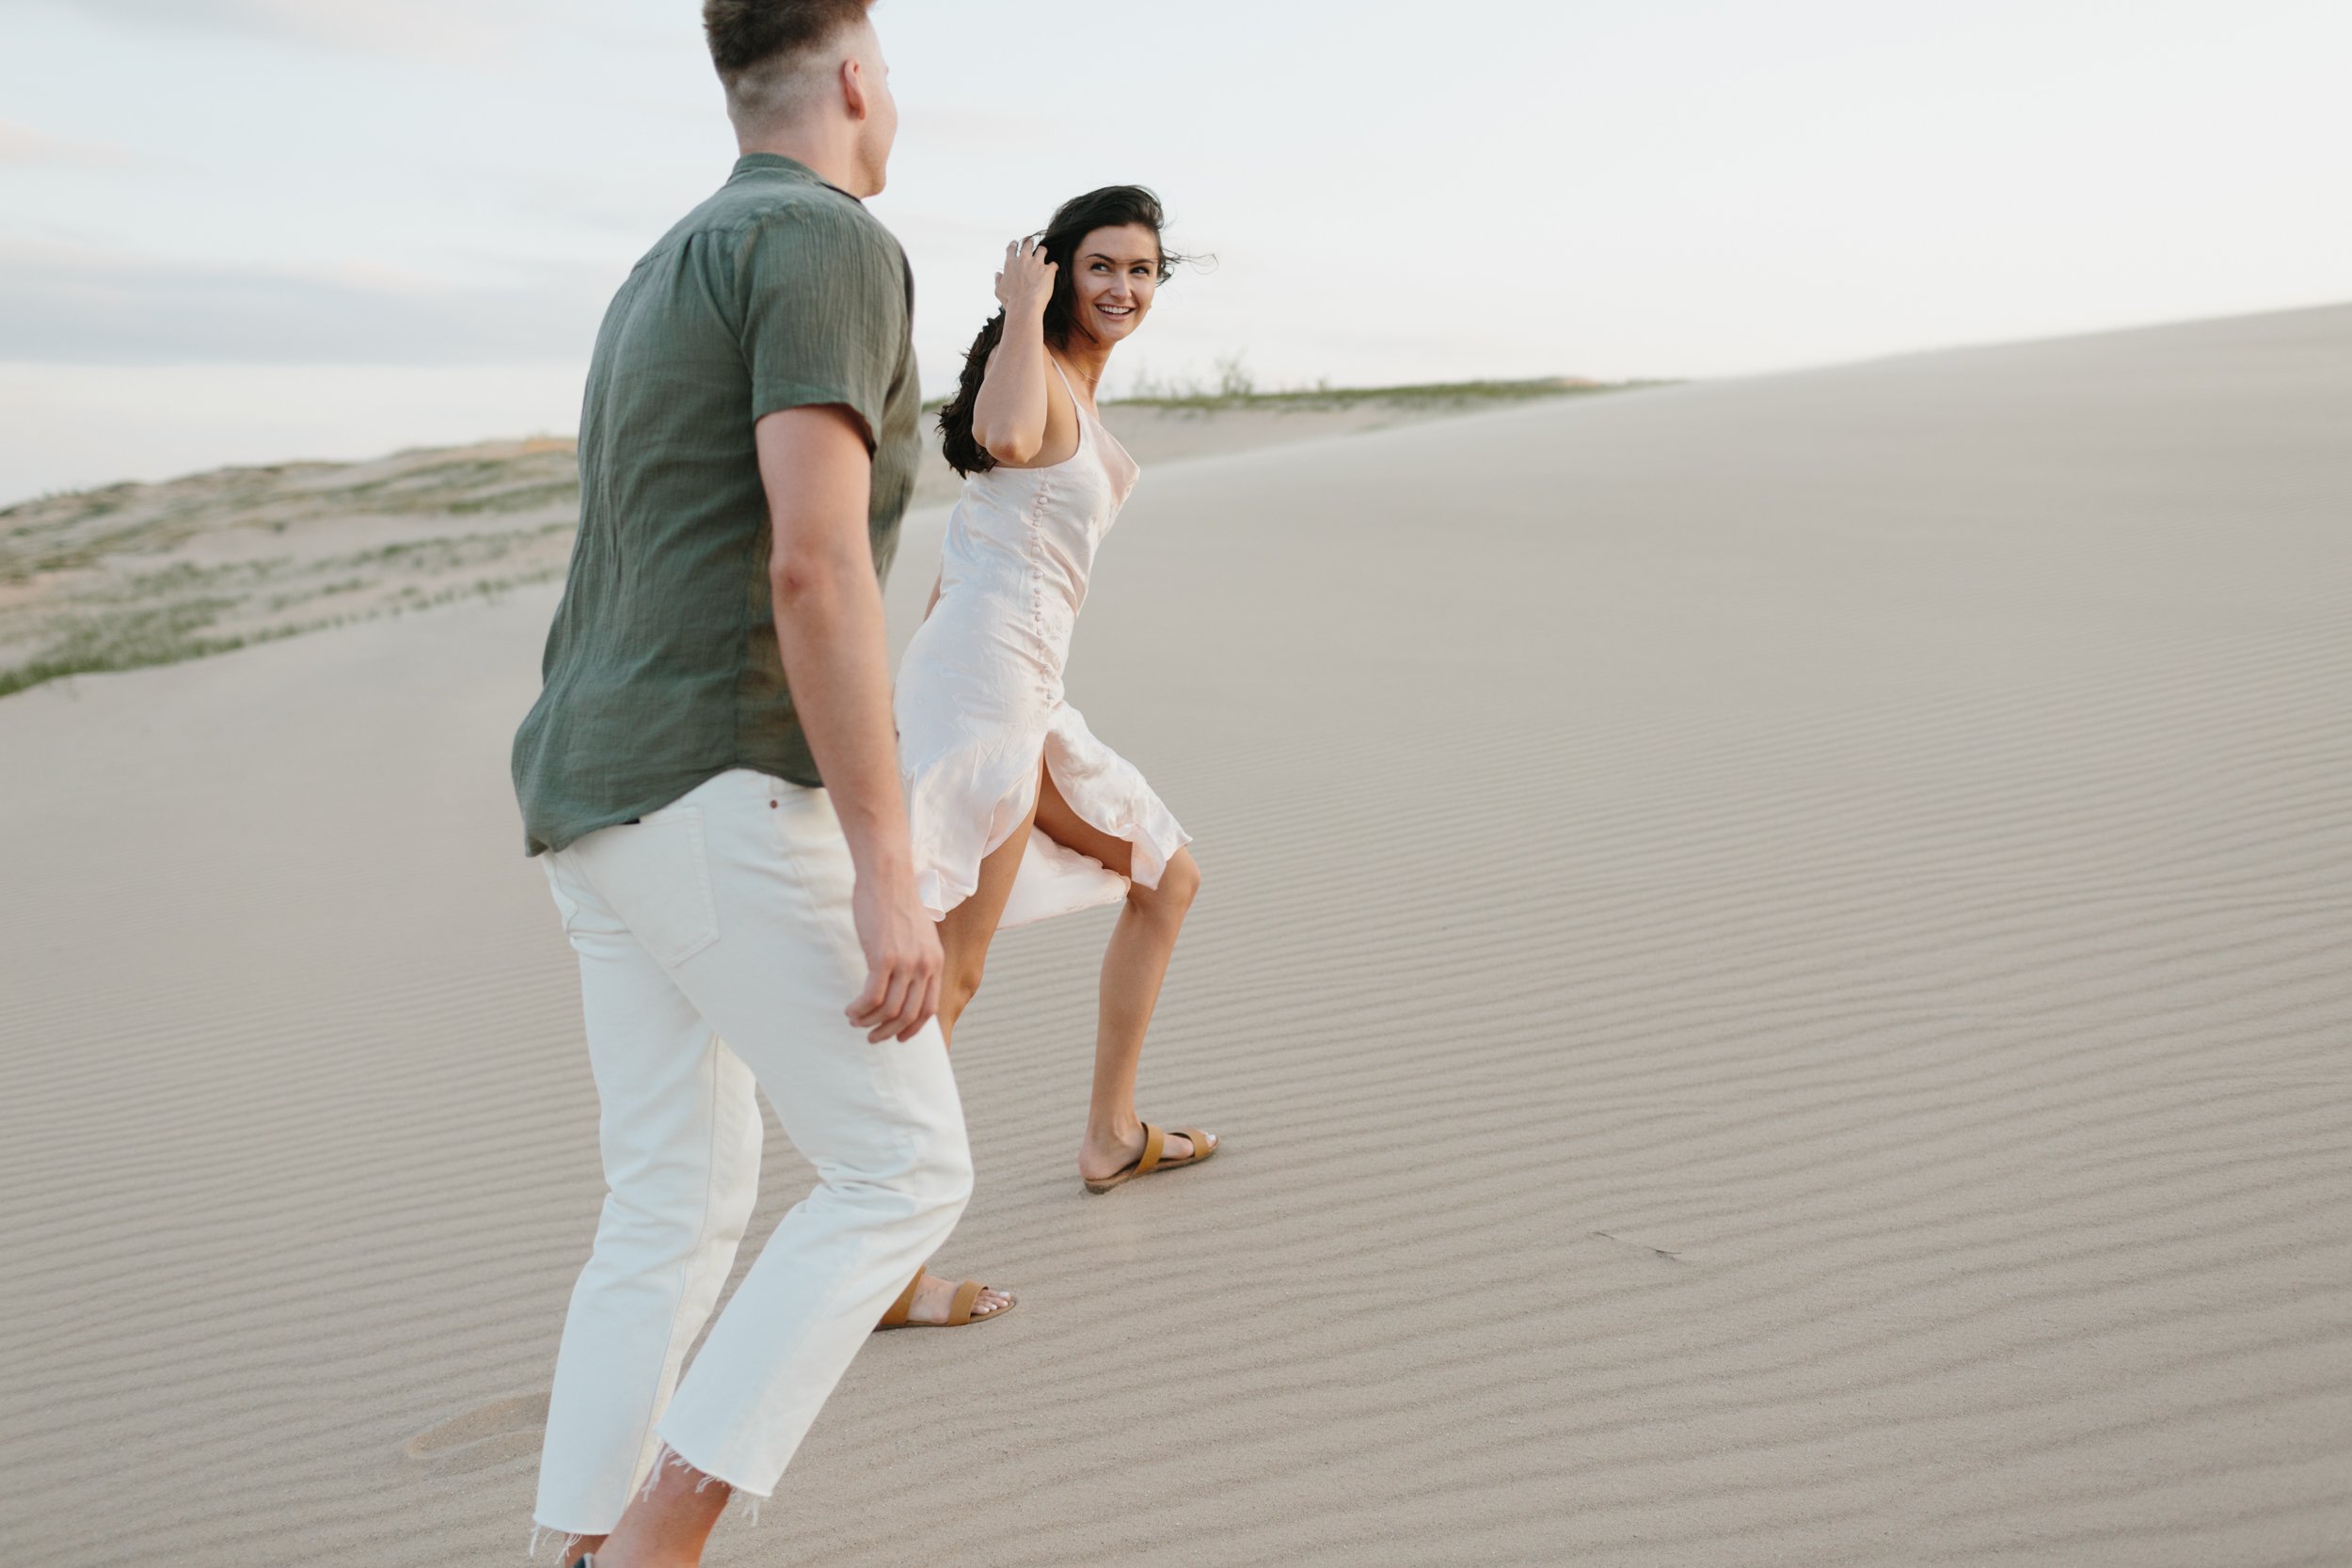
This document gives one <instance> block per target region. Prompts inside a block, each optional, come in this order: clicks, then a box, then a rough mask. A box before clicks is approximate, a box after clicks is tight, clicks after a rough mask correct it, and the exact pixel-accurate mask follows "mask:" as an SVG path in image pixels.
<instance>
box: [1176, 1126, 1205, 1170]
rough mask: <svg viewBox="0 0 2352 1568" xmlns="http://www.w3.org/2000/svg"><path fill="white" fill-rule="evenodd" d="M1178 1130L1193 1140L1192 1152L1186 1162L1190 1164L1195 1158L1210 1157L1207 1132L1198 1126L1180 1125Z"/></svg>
mask: <svg viewBox="0 0 2352 1568" xmlns="http://www.w3.org/2000/svg"><path fill="white" fill-rule="evenodd" d="M1176 1131H1177V1132H1178V1133H1179V1134H1180V1135H1182V1136H1184V1137H1185V1138H1189V1139H1190V1140H1192V1154H1191V1157H1190V1158H1188V1159H1186V1160H1185V1161H1184V1164H1188V1165H1189V1164H1192V1162H1193V1161H1194V1160H1203V1159H1206V1158H1208V1153H1209V1135H1208V1134H1207V1133H1206V1132H1201V1131H1200V1129H1199V1128H1198V1127H1179V1128H1178V1129H1176Z"/></svg>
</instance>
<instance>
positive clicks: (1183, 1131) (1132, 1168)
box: [1079, 1121, 1223, 1193]
mask: <svg viewBox="0 0 2352 1568" xmlns="http://www.w3.org/2000/svg"><path fill="white" fill-rule="evenodd" d="M1176 1135H1177V1136H1179V1137H1182V1138H1189V1139H1191V1140H1192V1152H1191V1153H1190V1154H1187V1155H1185V1156H1184V1158H1183V1159H1181V1160H1163V1159H1161V1158H1160V1150H1161V1149H1162V1148H1166V1147H1167V1146H1168V1130H1167V1129H1166V1128H1163V1127H1154V1126H1152V1124H1151V1123H1150V1122H1148V1121H1147V1122H1145V1123H1144V1124H1143V1152H1142V1154H1140V1155H1138V1156H1137V1157H1136V1163H1135V1164H1132V1165H1128V1166H1125V1167H1124V1168H1122V1169H1121V1170H1120V1171H1119V1172H1118V1173H1117V1174H1116V1175H1112V1176H1106V1177H1104V1178H1103V1179H1102V1180H1100V1181H1097V1180H1093V1179H1092V1178H1090V1177H1080V1178H1079V1180H1082V1181H1084V1182H1086V1184H1087V1191H1088V1192H1090V1193H1107V1192H1109V1191H1110V1190H1111V1189H1112V1188H1113V1187H1119V1186H1124V1185H1125V1184H1126V1183H1128V1182H1130V1181H1133V1180H1135V1179H1136V1177H1138V1176H1150V1175H1152V1173H1153V1172H1154V1171H1163V1170H1182V1169H1184V1167H1185V1166H1186V1165H1197V1164H1200V1162H1201V1161H1203V1160H1205V1159H1207V1158H1209V1156H1211V1155H1213V1154H1215V1153H1216V1151H1217V1150H1218V1149H1219V1148H1222V1147H1223V1145H1221V1144H1216V1143H1211V1142H1210V1141H1209V1135H1208V1134H1207V1133H1206V1132H1201V1131H1200V1129H1199V1128H1198V1127H1179V1128H1178V1129H1176Z"/></svg>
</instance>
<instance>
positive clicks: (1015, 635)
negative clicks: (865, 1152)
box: [882, 185, 1217, 1327]
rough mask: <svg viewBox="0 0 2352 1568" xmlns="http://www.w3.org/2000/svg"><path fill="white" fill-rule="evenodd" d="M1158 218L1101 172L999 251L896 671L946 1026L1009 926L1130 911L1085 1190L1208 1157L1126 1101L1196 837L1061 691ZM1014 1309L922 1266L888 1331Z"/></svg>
mask: <svg viewBox="0 0 2352 1568" xmlns="http://www.w3.org/2000/svg"><path fill="white" fill-rule="evenodd" d="M1161 221H1162V220H1161V213H1160V203H1159V199H1158V198H1156V197H1154V196H1153V195H1152V193H1151V192H1150V191H1148V190H1145V189H1143V188H1142V187H1140V186H1136V185H1112V186H1108V187H1106V188H1104V189H1103V190H1099V191H1090V192H1089V193H1088V194H1086V195H1085V196H1081V197H1078V198H1074V199H1073V200H1071V201H1068V202H1065V203H1063V204H1062V207H1061V209H1060V210H1059V211H1058V212H1057V213H1056V214H1054V221H1053V222H1052V223H1051V224H1050V225H1049V226H1048V227H1047V228H1046V230H1045V233H1044V235H1043V237H1042V238H1041V239H1031V240H1018V241H1015V242H1014V243H1012V244H1011V245H1007V246H1006V247H1005V270H1004V271H1003V272H1001V273H999V274H998V275H997V277H996V298H997V301H998V303H999V304H1001V305H1002V306H1003V307H1004V309H1002V310H1001V311H999V312H998V313H997V315H996V316H995V318H994V319H993V320H992V321H991V322H990V323H989V324H988V325H986V326H985V327H983V328H981V330H980V335H979V337H978V338H977V340H976V341H974V342H973V344H972V349H971V352H970V353H969V354H968V355H966V356H965V357H964V365H963V377H962V384H961V387H959V388H958V389H957V392H956V396H955V397H954V399H953V400H952V401H950V402H949V403H948V404H947V405H946V407H945V408H944V409H942V410H941V411H940V416H939V424H940V430H941V432H942V434H943V435H944V436H945V438H946V442H945V444H946V454H947V461H948V462H949V463H950V464H952V465H954V467H955V468H956V470H957V471H958V472H960V473H961V474H962V475H963V476H964V486H963V496H962V499H961V500H959V501H958V502H957V503H956V509H955V512H954V514H953V515H951V516H950V517H949V518H948V521H947V532H946V540H945V542H944V544H943V546H942V547H941V552H940V553H941V562H940V573H939V582H938V585H937V586H936V587H934V588H933V589H932V590H931V602H930V608H929V609H928V610H926V611H925V612H924V620H923V625H922V626H921V628H920V629H919V630H917V631H916V633H915V635H914V642H913V643H912V644H910V645H909V647H908V649H907V655H906V659H905V662H904V663H903V664H902V665H901V667H900V669H899V672H898V754H899V768H900V771H901V773H902V774H903V776H904V779H905V783H906V787H907V801H908V810H909V815H910V816H911V818H912V826H913V829H914V859H915V879H916V888H917V891H918V892H919V894H920V895H921V896H922V898H923V901H924V903H925V904H926V905H927V906H928V907H929V908H930V911H931V914H932V916H933V917H934V918H935V919H937V920H938V921H939V937H940V943H941V945H942V946H943V947H944V948H945V949H946V972H945V975H944V983H943V985H942V988H941V996H940V1003H939V1024H940V1028H941V1030H942V1031H943V1032H945V1033H946V1035H947V1036H948V1037H950V1039H951V1040H952V1038H953V1036H954V1033H955V1027H956V1021H957V1020H958V1019H959V1018H960V1017H961V1015H962V1013H963V1009H964V1008H965V1007H966V1006H970V1004H971V1001H972V997H973V994H974V993H975V992H977V990H979V986H980V971H981V968H982V965H983V963H984V961H985V960H986V958H987V957H988V944H989V941H990V939H991V938H992V937H993V936H994V935H995V934H996V932H997V930H998V928H999V927H1006V926H1018V925H1025V924H1026V923H1028V922H1030V921H1034V920H1042V919H1045V918H1047V917H1049V916H1052V915H1057V914H1065V913H1068V912H1070V911H1074V910H1082V909H1089V908H1092V907H1093V906H1095V905H1098V904H1105V903H1110V902H1113V901H1115V900H1120V899H1124V901H1125V905H1126V907H1125V908H1124V909H1123V910H1121V911H1120V916H1119V924H1118V926H1117V927H1115V928H1114V929H1113V930H1112V932H1111V940H1110V947H1109V950H1108V951H1107V952H1106V953H1105V954H1104V958H1103V981H1102V1011H1101V1018H1100V1022H1099V1023H1098V1024H1097V1030H1096V1036H1095V1047H1094V1093H1093V1098H1092V1101H1091V1103H1090V1104H1089V1107H1088V1111H1087V1125H1086V1133H1085V1136H1084V1137H1083V1138H1082V1139H1081V1140H1080V1141H1079V1144H1078V1176H1079V1178H1080V1180H1083V1181H1084V1182H1085V1183H1086V1186H1087V1190H1088V1191H1089V1192H1095V1193H1102V1192H1108V1191H1110V1190H1111V1189H1112V1188H1114V1187H1117V1186H1120V1185H1121V1184H1123V1183H1125V1182H1127V1181H1130V1180H1134V1179H1136V1177H1139V1176H1149V1175H1153V1174H1156V1173H1158V1172H1161V1171H1167V1170H1172V1169H1174V1168H1176V1167H1178V1166H1181V1165H1193V1164H1200V1162H1201V1161H1203V1160H1205V1159H1207V1158H1209V1156H1210V1155H1211V1154H1213V1153H1215V1152H1216V1146H1217V1145H1216V1138H1215V1137H1214V1136H1213V1135H1211V1134H1209V1133H1206V1132H1201V1131H1200V1130H1199V1129H1197V1128H1191V1127H1185V1128H1178V1129H1174V1130H1164V1129H1162V1128H1159V1127H1157V1126H1153V1125H1151V1124H1149V1123H1146V1122H1144V1121H1143V1120H1142V1119H1141V1118H1139V1117H1137V1116H1136V1108H1135V1084H1136V1058H1137V1057H1138V1056H1139V1055H1140V1054H1141V1053H1142V1051H1143V1036H1144V1031H1145V1029H1146V1028H1147V1027H1148V1026H1149V1025H1150V1023H1151V1022H1152V1004H1153V1003H1154V1002H1155V1001H1157V1000H1158V997H1159V992H1160V981H1161V978H1162V977H1163V976H1164V975H1166V974H1167V973H1168V958H1169V957H1170V955H1171V954H1172V953H1173V952H1174V951H1175V947H1176V936H1177V932H1178V930H1179V929H1180V928H1181V927H1183V925H1184V911H1185V910H1186V909H1188V908H1189V907H1190V906H1191V903H1192V899H1193V895H1194V894H1195V893H1196V892H1198V891H1199V889H1200V868H1199V867H1198V866H1196V865H1195V864H1194V863H1193V858H1192V855H1191V853H1190V851H1188V850H1187V849H1185V847H1184V846H1185V844H1187V843H1188V842H1189V841H1190V835H1189V834H1187V833H1186V832H1184V829H1182V828H1180V827H1178V826H1177V824H1176V819H1175V817H1173V816H1170V815H1169V814H1168V808H1167V807H1166V806H1165V805H1163V804H1161V803H1160V798H1159V797H1158V796H1157V795H1154V794H1153V793H1152V788H1151V786H1150V785H1149V784H1145V783H1144V782H1143V775H1142V774H1140V773H1138V772H1136V769H1135V768H1133V767H1132V766H1130V765H1129V764H1128V763H1127V762H1126V761H1124V760H1123V759H1121V758H1120V756H1119V755H1118V754H1117V753H1116V752H1112V751H1111V750H1110V748H1108V747H1107V746H1104V744H1103V743H1102V742H1101V741H1099V740H1097V739H1095V738H1094V736H1092V735H1091V734H1090V733H1089V731H1088V729H1087V726H1086V721H1085V720H1083V719H1081V718H1080V717H1079V716H1078V710H1077V709H1075V708H1073V707H1072V706H1071V705H1069V704H1068V703H1066V702H1064V701H1063V700H1062V664H1063V660H1064V659H1065V657H1067V656H1068V654H1069V651H1070V634H1071V630H1072V628H1073V626H1075V625H1076V623H1077V616H1078V607H1079V605H1080V604H1081V603H1083V602H1084V601H1085V598H1086V589H1087V578H1088V575H1089V571H1090V570H1091V568H1092V565H1093V562H1094V550H1095V546H1097V545H1098V544H1100V543H1101V542H1102V538H1103V535H1104V532H1105V531H1107V530H1108V529H1109V528H1110V526H1111V522H1112V519H1113V518H1115V517H1116V516H1117V515H1118V514H1119V508H1120V503H1121V502H1122V501H1124V500H1125V499H1127V493H1128V491H1129V490H1130V489H1132V488H1133V487H1134V485H1135V482H1136V474H1137V471H1138V470H1137V469H1136V464H1135V460H1134V459H1132V458H1130V457H1129V456H1128V455H1127V453H1126V451H1125V450H1124V449H1123V448H1121V447H1120V444H1119V443H1118V442H1117V441H1116V440H1114V439H1113V438H1112V436H1111V434H1110V432H1109V431H1107V430H1105V429H1104V428H1103V423H1102V420H1100V419H1099V418H1097V416H1096V414H1095V406H1094V398H1095V390H1096V388H1099V387H1100V386H1101V385H1102V382H1103V372H1104V368H1105V367H1106V366H1107V365H1108V364H1109V362H1110V356H1111V350H1112V349H1113V348H1115V347H1117V346H1118V345H1119V344H1120V343H1121V342H1123V341H1126V340H1127V339H1129V338H1131V337H1133V336H1134V335H1135V333H1136V329H1137V328H1139V327H1140V326H1141V325H1143V320H1144V318H1145V317H1146V316H1147V315H1149V314H1150V313H1151V310H1152V296H1153V294H1154V293H1155V292H1156V291H1157V289H1158V287H1159V285H1160V283H1161V281H1162V280H1163V279H1164V278H1166V277H1167V276H1168V271H1169V267H1170V265H1171V262H1172V260H1173V259H1172V258H1170V257H1169V256H1168V254H1167V253H1166V251H1165V250H1164V249H1163V248H1162V246H1161V244H1160V227H1161ZM1012 1304H1013V1298H1012V1297H1010V1296H1009V1295H1006V1294H1004V1293H1003V1292H1001V1291H993V1290H988V1289H986V1288H984V1287H982V1286H981V1285H980V1284H979V1283H978V1282H977V1281H975V1280H964V1281H962V1282H961V1284H960V1285H957V1284H951V1283H950V1282H949V1281H946V1280H945V1279H941V1278H939V1277H937V1276H935V1275H928V1274H919V1275H917V1276H916V1277H915V1280H914V1283H913V1284H911V1285H909V1286H908V1287H907V1291H906V1292H905V1293H904V1294H903V1295H901V1296H900V1298H899V1300H898V1304H897V1305H896V1306H894V1307H892V1308H891V1311H890V1314H889V1315H888V1316H886V1317H885V1318H884V1319H883V1320H882V1322H883V1326H885V1327H902V1326H905V1327H911V1326H946V1327H956V1326H961V1325H962V1324H964V1323H978V1322H984V1321H986V1320H987V1319H989V1318H993V1317H995V1316H998V1315H999V1314H1001V1313H1003V1312H1005V1311H1006V1310H1008V1309H1009V1308H1010V1307H1011V1306H1012Z"/></svg>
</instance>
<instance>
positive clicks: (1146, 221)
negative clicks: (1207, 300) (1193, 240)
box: [939, 185, 1184, 474]
mask: <svg viewBox="0 0 2352 1568" xmlns="http://www.w3.org/2000/svg"><path fill="white" fill-rule="evenodd" d="M1165 222H1166V218H1165V216H1164V215H1163V214H1162V213H1161V211H1160V198H1158V197H1156V196H1153V195H1152V193H1151V192H1150V191H1148V190H1146V189H1144V188H1143V187H1142V186H1141V185H1105V186H1104V187H1103V188H1102V189H1101V190H1099V191H1089V192H1087V193H1086V195H1084V196H1073V197H1072V198H1070V199H1069V200H1067V201H1065V202H1063V203H1062V204H1061V205H1060V206H1059V207H1057V208H1056V209H1055V210H1054V221H1053V222H1051V223H1049V224H1047V225H1046V226H1045V234H1044V246H1043V248H1044V251H1045V259H1046V260H1047V261H1052V262H1054V263H1055V264H1056V266H1057V268H1058V269H1059V270H1057V272H1056V273H1055V274H1054V296H1053V298H1052V299H1050V300H1048V301H1047V302H1046V305H1045V341H1046V343H1047V344H1048V346H1050V347H1053V348H1057V349H1058V348H1063V347H1066V346H1067V345H1068V344H1069V341H1070V334H1071V332H1072V330H1073V324H1074V323H1075V321H1076V318H1077V309H1078V285H1077V283H1076V282H1075V281H1074V280H1073V276H1072V274H1073V270H1074V269H1073V267H1072V265H1071V262H1072V261H1073V259H1074V258H1075V257H1076V255H1077V252H1078V246H1079V245H1080V244H1081V243H1082V242H1083V241H1084V240H1085V239H1086V237H1087V236H1088V235H1089V234H1091V233H1093V232H1094V231H1095V230H1097V229H1121V228H1124V227H1126V226H1127V225H1128V224H1131V223H1133V224H1140V225H1141V226H1142V227H1144V228H1146V229H1149V230H1152V238H1153V239H1154V240H1157V239H1158V238H1159V236H1160V228H1161V226H1162V224H1163V223H1165ZM1180 261H1184V258H1183V257H1182V256H1171V255H1169V254H1168V247H1167V246H1166V245H1161V246H1160V279H1161V281H1163V282H1165V281H1167V279H1168V274H1169V273H1171V272H1173V271H1174V270H1175V269H1176V265H1177V263H1178V262H1180ZM1004 336H1005V313H1004V312H1003V311H1002V310H999V311H997V312H996V314H995V315H993V316H992V317H990V318H989V322H988V325H986V326H983V327H981V328H980V335H979V336H978V337H977V338H975V339H973V340H972V346H971V347H970V348H969V349H967V350H965V351H964V356H963V375H962V377H961V380H960V381H959V382H958V384H957V386H956V395H955V396H954V397H951V398H949V399H948V400H947V405H946V407H945V408H942V409H941V410H940V411H939V433H940V436H941V437H942V442H941V444H942V445H943V446H944V447H945V448H946V453H947V463H948V466H949V467H952V468H954V469H955V470H956V472H958V473H960V474H979V473H986V472H987V471H988V470H989V469H991V468H993V467H996V459H994V458H993V457H991V456H990V455H989V454H988V449H987V448H986V447H983V446H981V445H980V444H979V443H978V442H977V441H975V440H974V439H973V438H972V405H973V404H974V402H975V401H976V400H977V399H978V397H979V395H980V382H981V381H982V379H984V378H985V377H986V376H987V374H988V356H990V355H991V354H993V353H994V352H995V350H996V345H997V344H998V343H999V342H1001V341H1004Z"/></svg>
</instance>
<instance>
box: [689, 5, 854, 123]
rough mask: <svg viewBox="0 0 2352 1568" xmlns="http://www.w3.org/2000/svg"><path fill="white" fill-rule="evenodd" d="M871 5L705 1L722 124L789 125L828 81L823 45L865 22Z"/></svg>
mask: <svg viewBox="0 0 2352 1568" xmlns="http://www.w3.org/2000/svg"><path fill="white" fill-rule="evenodd" d="M872 5H873V0H703V34H704V36H705V37H706V38H707V39H708V40H710V63H711V64H712V65H715V66H717V67H718V68H719V80H720V81H721V82H722V83H723V84H725V86H726V89H727V118H728V119H732V120H734V121H735V123H736V124H737V126H739V127H741V128H744V129H752V128H755V127H758V126H763V125H771V124H773V123H775V122H776V121H778V120H781V119H790V118H791V117H792V116H794V115H796V114H798V113H799V112H800V111H801V109H802V108H803V106H804V105H805V104H806V103H807V101H808V99H809V96H810V95H811V93H812V92H813V91H814V90H815V89H816V88H817V87H818V82H819V78H820V77H821V76H823V75H826V74H829V73H830V72H829V69H828V68H830V67H831V66H832V64H833V61H832V60H831V59H829V58H827V57H826V45H828V44H830V43H832V42H833V41H834V40H836V39H838V38H839V37H840V36H841V34H842V32H843V30H844V29H846V28H849V27H854V26H856V25H858V24H861V23H863V22H865V20H866V11H867V9H868V8H871V6H872Z"/></svg>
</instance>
